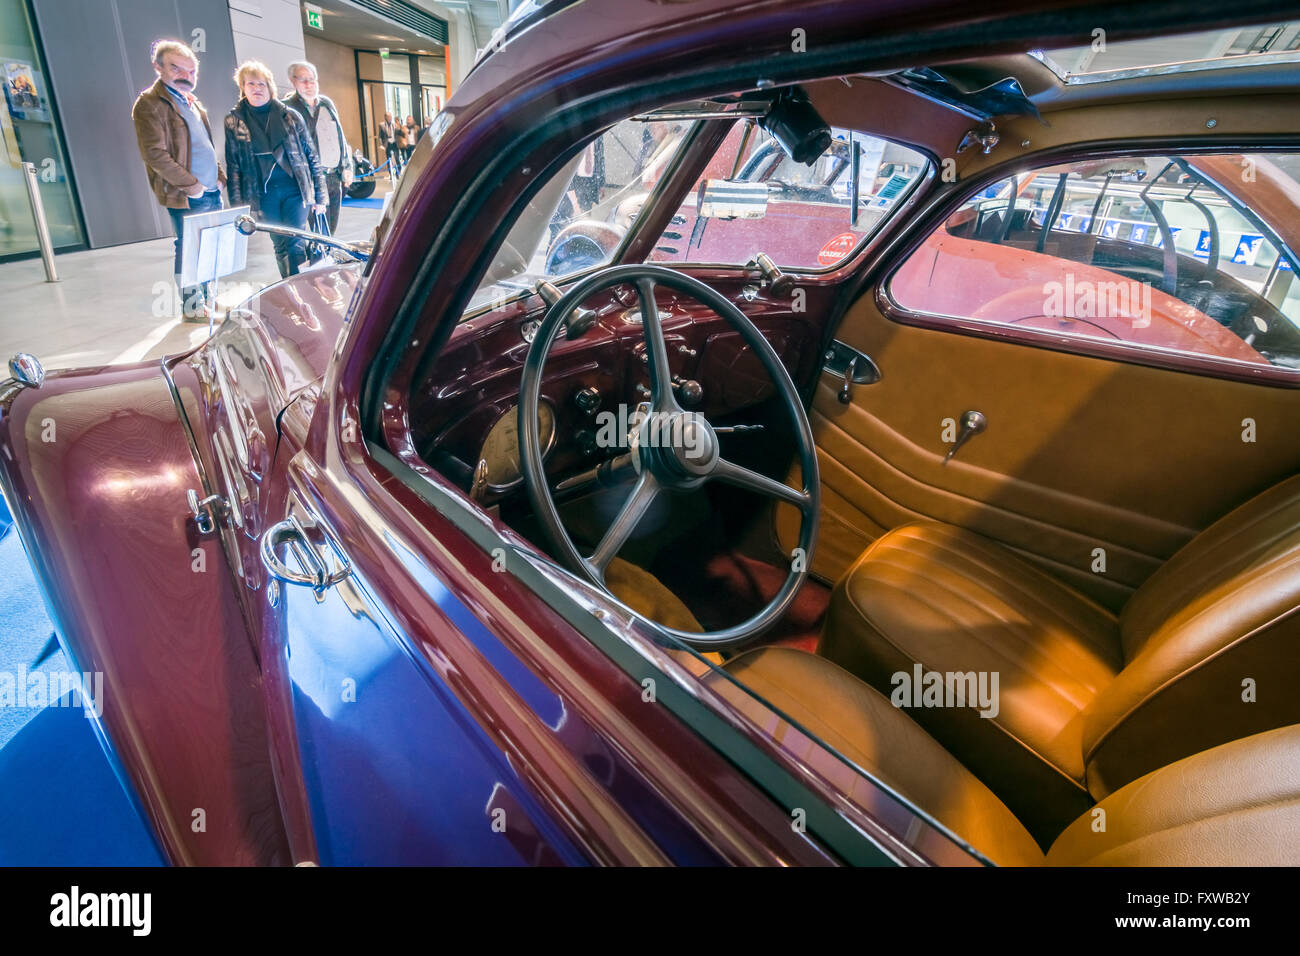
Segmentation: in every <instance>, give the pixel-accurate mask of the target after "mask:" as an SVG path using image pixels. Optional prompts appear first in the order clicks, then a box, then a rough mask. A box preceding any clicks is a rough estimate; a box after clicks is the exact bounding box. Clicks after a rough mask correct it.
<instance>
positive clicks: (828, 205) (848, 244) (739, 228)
mask: <svg viewBox="0 0 1300 956" xmlns="http://www.w3.org/2000/svg"><path fill="white" fill-rule="evenodd" d="M831 137H832V138H831V145H830V146H829V147H828V148H827V149H826V151H825V152H823V153H822V154H821V155H820V156H819V157H817V159H816V160H814V161H813V162H812V163H811V164H805V163H800V162H796V161H795V160H793V159H791V158H790V157H789V156H788V155H786V153H785V152H784V151H783V150H782V149H781V147H780V145H779V144H778V143H777V141H776V140H775V139H773V138H772V137H771V136H769V135H768V134H767V133H766V132H764V131H763V129H762V128H761V127H759V126H758V125H757V124H755V123H752V122H747V123H740V124H737V125H736V127H735V128H734V129H732V131H731V133H730V134H729V135H728V136H727V138H726V139H725V140H724V141H723V144H722V146H721V147H720V148H719V149H718V152H717V154H715V156H714V157H713V159H712V161H711V162H710V163H709V165H708V166H707V168H706V169H705V171H704V173H703V174H702V175H701V176H700V178H699V180H698V181H697V182H696V184H695V189H694V190H693V191H692V192H691V193H689V194H688V195H687V198H686V200H685V201H684V202H683V203H682V206H681V208H680V209H678V211H677V214H676V215H674V216H673V217H672V220H671V222H670V223H669V225H668V227H667V228H666V229H665V230H664V233H663V235H661V236H660V237H659V241H658V242H657V243H656V244H655V247H654V250H653V251H652V252H651V254H650V260H651V261H653V262H716V263H724V264H737V265H743V264H744V263H746V262H748V261H749V260H750V259H752V258H753V257H754V255H755V254H756V253H759V252H765V253H767V254H768V255H769V256H771V257H772V259H773V261H775V262H776V264H777V265H779V266H785V267H787V268H795V269H828V268H831V267H834V266H835V265H836V264H837V263H839V262H840V260H842V259H844V258H846V257H847V256H849V255H850V254H852V253H853V251H854V250H855V249H857V248H858V246H859V245H861V243H862V242H863V240H865V239H866V238H867V237H868V236H870V235H871V233H872V232H874V231H875V230H876V228H877V227H878V226H879V225H880V223H881V222H883V221H884V219H885V217H886V216H888V215H889V213H890V212H891V211H892V210H893V209H894V208H895V207H896V205H897V203H898V202H899V200H900V199H901V198H902V197H903V196H905V195H906V194H907V193H908V191H909V190H910V189H911V187H912V185H913V184H914V183H915V182H916V181H917V180H918V179H919V178H920V176H921V174H922V173H923V172H924V171H925V169H926V166H927V160H926V159H925V157H924V156H922V155H921V154H920V153H918V152H916V151H915V150H912V149H908V148H907V147H906V146H900V145H898V144H896V143H891V142H888V141H887V140H883V139H880V138H879V137H876V136H870V135H868V134H866V133H861V132H856V131H853V130H847V129H839V128H834V127H833V128H832V129H831ZM855 156H856V159H857V177H856V180H855V177H854V158H855ZM855 186H856V190H855ZM855 196H856V199H857V202H856V209H855V203H854V198H855Z"/></svg>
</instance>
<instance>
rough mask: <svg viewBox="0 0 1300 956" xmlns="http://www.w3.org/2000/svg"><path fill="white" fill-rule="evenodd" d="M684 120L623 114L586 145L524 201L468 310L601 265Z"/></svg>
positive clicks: (680, 135) (681, 136)
mask: <svg viewBox="0 0 1300 956" xmlns="http://www.w3.org/2000/svg"><path fill="white" fill-rule="evenodd" d="M689 126H690V124H689V123H686V122H678V121H652V122H642V121H637V120H625V121H623V122H622V123H619V124H618V125H617V126H614V127H612V128H610V129H609V130H606V131H605V132H604V133H603V134H601V135H600V136H599V137H597V138H596V139H594V140H593V141H591V142H590V143H588V144H587V145H586V147H584V148H583V149H582V151H581V152H579V153H578V154H577V155H576V156H574V157H573V158H572V159H571V160H569V162H567V163H566V164H565V165H564V167H563V168H561V169H560V170H559V172H557V173H555V174H554V175H553V176H551V178H550V179H549V180H548V181H547V183H546V185H544V186H543V187H542V188H541V189H540V190H539V191H538V192H537V193H536V194H535V195H534V196H533V198H532V199H531V200H530V201H529V203H528V205H527V207H526V208H525V209H524V211H523V213H522V214H521V215H520V217H519V219H518V220H517V221H516V222H515V224H514V226H513V228H511V230H510V234H509V235H508V236H507V237H506V241H505V242H504V243H503V244H502V246H501V248H500V249H499V250H498V251H497V254H496V257H495V258H494V259H493V261H492V264H491V266H489V268H488V271H487V274H486V276H485V277H484V279H483V281H482V283H481V284H480V285H479V288H478V290H477V291H476V292H475V293H474V296H473V297H472V298H471V299H470V304H469V310H468V311H474V310H476V309H479V308H481V307H482V306H484V305H487V304H489V303H491V302H493V301H502V300H505V299H508V298H511V297H513V296H515V295H517V294H519V293H520V292H521V291H524V290H528V289H532V288H533V287H534V286H535V285H536V283H537V281H538V280H540V279H547V280H551V281H554V280H557V279H563V278H565V277H566V276H570V275H573V274H574V273H577V272H581V271H583V270H584V269H589V268H591V267H593V266H600V265H606V264H608V263H609V262H610V261H611V259H612V257H613V255H614V251H615V250H616V249H617V248H618V247H619V245H620V244H621V243H622V241H623V238H624V237H625V236H626V235H627V232H628V229H629V228H631V225H632V222H633V221H634V220H635V219H636V217H637V215H638V214H639V213H640V211H641V206H642V205H643V204H644V203H645V200H646V198H647V197H648V196H649V194H650V190H651V189H653V188H654V187H655V186H656V185H657V184H658V182H659V179H660V177H661V176H662V175H663V174H664V171H665V169H667V168H668V166H669V163H670V161H671V160H672V158H673V157H674V156H675V155H676V154H677V152H678V151H679V150H680V149H681V147H682V144H683V143H684V141H685V137H686V133H687V131H688V129H689Z"/></svg>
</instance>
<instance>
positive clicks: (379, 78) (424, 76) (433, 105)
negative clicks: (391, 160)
mask: <svg viewBox="0 0 1300 956" xmlns="http://www.w3.org/2000/svg"><path fill="white" fill-rule="evenodd" d="M412 59H414V60H415V70H416V74H415V75H416V76H417V77H418V78H419V85H418V86H416V85H414V84H413V83H412V82H411V81H412V74H411V65H412V64H411V61H412ZM357 78H358V79H359V80H360V81H361V114H362V115H361V125H362V128H363V129H364V130H365V144H364V147H363V148H364V149H365V150H366V155H367V156H368V157H369V158H370V159H371V160H373V161H375V162H376V163H382V162H383V161H384V152H383V150H381V149H379V147H378V138H379V137H378V134H379V124H380V123H382V122H383V119H384V113H392V114H393V117H394V119H396V120H398V121H399V122H400V121H403V120H405V119H406V117H408V116H410V117H412V118H414V119H415V120H416V122H417V123H419V124H420V125H421V126H427V125H428V123H429V120H430V119H431V118H432V117H433V116H434V115H435V114H436V113H438V112H439V111H440V110H441V109H442V107H443V104H444V103H446V101H447V60H446V57H445V55H444V56H430V55H426V54H414V53H390V54H388V55H387V56H380V55H379V54H378V53H375V52H371V51H369V50H358V51H357ZM417 107H418V112H417Z"/></svg>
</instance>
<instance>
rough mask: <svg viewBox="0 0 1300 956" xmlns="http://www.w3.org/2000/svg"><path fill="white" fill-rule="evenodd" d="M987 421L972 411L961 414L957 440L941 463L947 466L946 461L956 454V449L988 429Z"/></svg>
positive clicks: (980, 414)
mask: <svg viewBox="0 0 1300 956" xmlns="http://www.w3.org/2000/svg"><path fill="white" fill-rule="evenodd" d="M988 425H989V423H988V419H987V418H985V417H984V413H983V412H977V411H975V410H974V409H972V410H971V411H968V412H963V413H962V416H961V431H960V432H958V433H957V440H956V441H955V442H953V443H952V447H951V448H949V449H948V454H946V455H944V456H943V463H944V464H945V465H946V464H948V460H949V459H950V458H952V456H953V455H955V454H957V449H959V448H960V447H961V446H962V445H964V444H966V442H967V441H968V440H970V439H971V438H973V437H974V436H976V435H978V434H979V433H980V432H982V431H984V429H986V428H988Z"/></svg>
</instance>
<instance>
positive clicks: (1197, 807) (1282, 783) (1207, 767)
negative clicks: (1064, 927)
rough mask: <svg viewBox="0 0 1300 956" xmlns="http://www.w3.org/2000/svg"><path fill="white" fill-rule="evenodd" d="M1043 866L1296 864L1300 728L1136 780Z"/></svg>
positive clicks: (1299, 857) (1059, 844)
mask: <svg viewBox="0 0 1300 956" xmlns="http://www.w3.org/2000/svg"><path fill="white" fill-rule="evenodd" d="M1099 811H1100V815H1099ZM1047 862H1048V864H1049V865H1052V866H1086V865H1093V866H1296V865H1300V725H1293V726H1290V727H1281V728H1278V729H1276V730H1270V731H1267V732H1266V733H1262V734H1255V735H1254V736H1251V737H1246V738H1244V739H1242V740H1234V741H1232V742H1231V743H1226V744H1223V745H1221V746H1218V747H1214V748H1212V749H1210V750H1206V751H1203V752H1202V753H1198V754H1194V755H1192V756H1190V757H1186V758H1184V759H1182V760H1179V761H1178V762H1177V763H1173V764H1170V765H1168V766H1166V767H1162V768H1160V769H1159V770H1154V771H1152V772H1151V773H1149V774H1147V775H1146V776H1144V777H1141V778H1139V779H1137V780H1134V781H1133V782H1132V783H1130V784H1128V785H1127V786H1125V787H1123V788H1122V789H1120V790H1118V791H1116V792H1115V793H1113V794H1111V795H1110V796H1109V797H1107V798H1106V799H1105V800H1103V801H1102V802H1101V803H1099V804H1098V805H1097V806H1096V807H1095V808H1094V809H1093V810H1092V811H1091V812H1089V813H1085V814H1084V815H1083V816H1082V817H1081V818H1080V819H1079V820H1077V821H1076V822H1075V823H1073V824H1071V825H1070V827H1069V828H1068V829H1066V831H1065V832H1064V833H1062V834H1061V835H1060V837H1059V838H1058V839H1057V840H1056V842H1055V843H1054V844H1052V849H1051V851H1050V852H1049V853H1048V855H1047Z"/></svg>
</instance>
